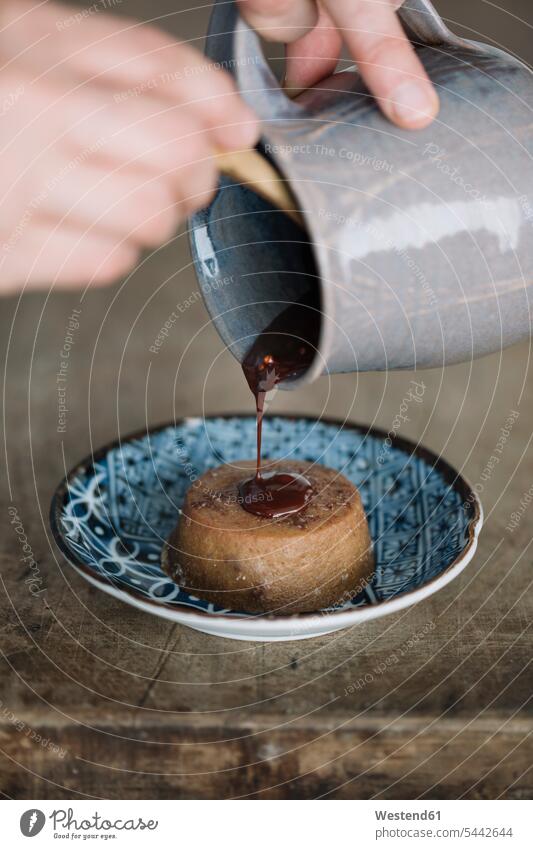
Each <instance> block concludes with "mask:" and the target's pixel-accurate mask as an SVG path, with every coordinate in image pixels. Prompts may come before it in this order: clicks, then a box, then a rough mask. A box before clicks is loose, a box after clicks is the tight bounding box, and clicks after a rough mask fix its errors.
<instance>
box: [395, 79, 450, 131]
mask: <svg viewBox="0 0 533 849" xmlns="http://www.w3.org/2000/svg"><path fill="white" fill-rule="evenodd" d="M438 103H439V101H438V98H437V95H436V93H435V92H434V91H433V90H432V89H431V87H430V86H429V85H426V84H425V83H419V82H414V81H413V82H405V83H402V84H401V85H399V86H398V88H397V89H396V90H395V91H394V92H393V93H392V96H391V104H390V107H391V112H392V118H393V120H394V121H397V122H398V123H400V124H403V125H407V126H411V127H418V126H423V125H425V124H428V123H429V122H430V121H431V120H432V119H433V118H434V117H435V115H436V114H437V111H438Z"/></svg>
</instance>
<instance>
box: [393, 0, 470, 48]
mask: <svg viewBox="0 0 533 849" xmlns="http://www.w3.org/2000/svg"><path fill="white" fill-rule="evenodd" d="M398 14H399V16H400V20H401V22H402V24H403V28H404V29H405V31H406V33H407V35H408V37H409V39H410V40H411V41H412V42H413V43H415V44H421V45H428V46H435V45H438V44H440V45H443V46H444V45H449V46H454V47H464V48H465V47H466V48H469V49H472V48H473V47H475V45H474V44H473V43H472V42H470V41H466V39H463V38H460V37H459V36H458V35H455V34H454V33H453V32H452V31H451V30H450V29H448V27H447V26H446V24H445V23H444V21H443V20H442V18H441V16H440V15H439V13H438V12H437V10H436V9H435V6H434V5H433V3H432V2H431V0H405V2H404V4H403V6H401V7H400V9H398Z"/></svg>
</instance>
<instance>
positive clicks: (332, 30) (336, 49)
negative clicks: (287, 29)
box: [285, 7, 342, 89]
mask: <svg viewBox="0 0 533 849" xmlns="http://www.w3.org/2000/svg"><path fill="white" fill-rule="evenodd" d="M341 50H342V36H341V34H340V32H339V30H338V29H337V27H336V26H335V24H334V23H333V21H332V20H331V17H330V16H329V14H328V13H327V12H326V10H325V9H324V8H322V7H320V14H319V18H318V22H317V25H316V27H315V28H314V29H313V30H311V32H308V33H306V35H304V36H303V37H302V38H299V39H298V40H297V41H294V42H293V43H292V44H289V45H288V46H287V53H286V55H287V61H286V69H285V88H286V89H291V88H292V89H303V88H310V87H311V86H313V85H315V83H317V82H319V81H320V80H323V79H325V78H326V77H329V76H330V75H331V74H332V73H333V72H334V71H335V68H336V67H337V63H338V61H339V57H340V55H341Z"/></svg>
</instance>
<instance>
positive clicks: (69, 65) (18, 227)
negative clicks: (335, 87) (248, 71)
mask: <svg viewBox="0 0 533 849" xmlns="http://www.w3.org/2000/svg"><path fill="white" fill-rule="evenodd" d="M91 8H93V7H91ZM95 8H96V10H97V11H96V12H93V13H88V12H87V10H86V9H85V10H84V9H81V8H77V7H70V6H66V5H62V4H59V3H54V2H47V3H45V4H38V5H35V6H33V4H32V3H31V2H27V0H2V4H1V6H0V60H1V62H0V68H2V70H1V71H0V121H1V127H2V136H1V138H2V142H1V145H0V147H1V149H0V198H1V201H0V293H6V292H13V291H17V290H19V289H21V288H23V287H25V286H30V287H34V288H35V287H37V288H38V287H44V286H49V285H51V284H53V285H54V286H58V287H68V286H81V285H84V284H86V283H96V284H100V283H106V282H110V281H112V280H113V279H115V278H116V277H118V276H120V275H123V274H125V273H126V272H128V271H129V270H130V269H131V268H132V266H133V265H134V264H135V262H136V260H137V258H138V255H139V252H140V251H141V250H142V249H143V248H150V247H152V248H153V247H156V246H158V245H160V244H162V243H164V242H165V241H166V240H168V239H169V238H171V237H172V235H173V233H174V232H175V230H176V227H177V226H178V224H179V222H180V220H181V219H182V218H183V217H184V216H186V215H189V214H190V213H191V212H192V211H193V210H196V209H198V208H201V207H202V206H204V205H205V204H206V203H207V202H208V201H209V200H210V198H211V196H212V194H213V191H214V188H215V185H216V166H215V164H214V160H213V152H214V150H215V148H217V149H218V150H220V149H222V150H227V151H232V150H239V149H243V148H247V147H249V146H252V145H254V144H255V142H256V141H257V137H258V132H259V130H258V122H257V119H256V117H255V115H254V114H253V112H252V111H251V110H250V108H249V107H248V106H246V105H245V104H244V103H243V101H242V100H241V99H240V97H239V96H238V95H237V93H236V92H235V88H234V84H233V81H232V79H231V77H230V76H229V75H228V74H227V73H225V72H224V71H220V70H215V69H213V67H212V66H210V65H209V62H208V60H207V59H206V58H205V56H203V55H202V54H201V53H199V52H197V51H196V50H194V49H192V48H191V47H189V46H187V45H184V44H178V43H176V42H175V41H174V40H173V39H172V38H171V37H170V36H168V35H165V34H164V33H163V32H161V31H159V30H158V29H156V28H154V27H151V26H147V25H143V24H140V23H139V22H137V21H134V20H131V19H127V18H118V17H114V16H111V15H109V14H108V13H106V12H104V11H101V10H99V9H98V7H96V6H95ZM102 8H105V7H102Z"/></svg>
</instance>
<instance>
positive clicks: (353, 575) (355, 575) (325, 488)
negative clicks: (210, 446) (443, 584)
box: [162, 461, 374, 615]
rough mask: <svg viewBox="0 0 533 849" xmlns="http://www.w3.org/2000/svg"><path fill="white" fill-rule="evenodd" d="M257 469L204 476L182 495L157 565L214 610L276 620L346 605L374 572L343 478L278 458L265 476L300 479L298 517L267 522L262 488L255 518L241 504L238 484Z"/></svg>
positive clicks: (363, 524) (364, 530)
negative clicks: (304, 490)
mask: <svg viewBox="0 0 533 849" xmlns="http://www.w3.org/2000/svg"><path fill="white" fill-rule="evenodd" d="M254 473H255V465H254V464H253V463H248V462H239V463H236V464H235V465H231V466H220V467H218V468H216V469H210V470H209V471H208V472H206V473H205V474H204V475H203V476H202V477H201V478H199V479H198V480H197V481H195V482H194V484H193V485H192V486H191V488H190V489H189V491H188V493H187V495H186V497H185V501H184V504H183V508H182V510H181V516H180V520H179V522H178V525H177V526H176V528H175V529H174V531H173V532H172V534H171V536H170V537H169V539H168V542H167V544H166V545H165V548H164V551H163V556H162V564H163V568H164V569H165V571H166V572H167V574H168V575H170V577H171V578H172V579H173V580H174V581H175V582H176V583H177V584H179V586H180V587H182V589H184V590H185V591H186V592H188V593H189V594H190V595H195V596H198V597H199V598H201V599H204V600H206V601H209V602H213V603H214V604H217V605H219V606H220V607H224V608H230V609H232V610H239V611H247V612H249V613H266V612H276V613H278V614H280V615H284V614H288V613H303V612H306V611H316V610H320V609H322V608H324V607H330V606H333V605H336V604H339V603H343V602H346V601H348V600H349V599H350V598H352V597H353V596H354V595H356V594H357V593H359V592H361V590H363V589H364V587H365V586H366V584H367V583H368V581H369V580H370V578H371V577H372V574H373V570H374V559H373V554H372V544H371V540H370V534H369V531H368V524H367V520H366V516H365V512H364V509H363V506H362V504H361V498H360V496H359V492H358V491H357V489H356V487H355V486H354V485H353V484H352V483H350V481H348V480H347V479H346V478H345V477H343V475H341V474H340V473H339V472H337V471H334V470H332V469H327V468H325V467H324V466H317V465H311V466H308V465H307V464H306V463H301V462H294V461H292V462H287V461H279V462H274V463H269V464H265V468H264V471H263V474H265V475H268V474H275V475H276V478H277V479H278V480H280V479H281V480H283V475H285V474H286V475H293V476H297V477H298V478H299V480H301V479H302V478H304V479H306V481H307V482H308V485H309V492H308V494H306V501H305V506H303V508H302V509H300V510H299V511H298V512H293V513H291V514H289V515H283V516H278V517H277V518H271V517H269V515H268V500H269V499H268V496H269V493H268V489H267V490H266V492H263V493H262V492H261V491H258V492H257V493H256V495H255V496H250V497H256V498H258V499H261V500H262V501H263V502H265V503H263V504H261V505H256V506H258V508H259V509H258V512H259V513H260V515H255V513H254V512H253V510H252V512H250V509H251V507H252V508H253V506H254V505H250V503H246V504H245V503H243V495H242V492H243V488H242V482H243V480H247V479H248V480H250V479H252V478H253V476H254Z"/></svg>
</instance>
